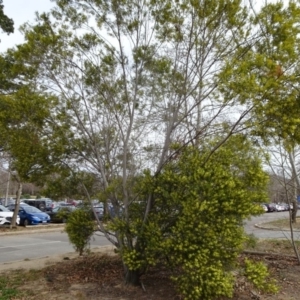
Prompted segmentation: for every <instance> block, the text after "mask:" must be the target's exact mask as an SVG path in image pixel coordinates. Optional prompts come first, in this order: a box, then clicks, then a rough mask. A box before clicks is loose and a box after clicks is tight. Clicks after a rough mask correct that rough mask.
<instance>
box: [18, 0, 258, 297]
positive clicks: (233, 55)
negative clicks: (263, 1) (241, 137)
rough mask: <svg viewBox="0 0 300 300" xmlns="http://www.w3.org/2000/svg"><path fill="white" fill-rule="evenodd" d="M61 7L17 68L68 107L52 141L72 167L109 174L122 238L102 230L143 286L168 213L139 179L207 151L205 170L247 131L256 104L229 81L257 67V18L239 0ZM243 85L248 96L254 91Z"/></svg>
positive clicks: (29, 37)
mask: <svg viewBox="0 0 300 300" xmlns="http://www.w3.org/2000/svg"><path fill="white" fill-rule="evenodd" d="M56 3H57V8H56V9H54V11H52V15H51V16H50V15H46V14H43V15H41V16H38V18H37V24H36V25H35V26H33V27H31V26H25V27H24V28H23V30H24V33H25V38H26V43H25V44H24V45H20V46H18V49H16V51H15V53H14V59H15V60H16V66H19V67H20V68H22V66H26V67H30V68H31V70H33V72H35V73H34V74H35V79H36V86H37V87H38V88H39V89H40V90H41V91H45V90H46V91H47V92H48V93H52V95H53V96H55V97H56V98H57V99H59V103H58V104H57V106H56V107H55V109H53V111H52V116H53V118H55V119H56V124H57V127H56V128H55V129H56V131H53V132H52V133H53V136H54V140H55V141H57V143H58V145H59V146H58V147H60V148H64V147H66V152H67V153H68V155H66V156H65V157H64V159H62V160H61V161H63V163H64V164H65V165H68V166H69V167H70V168H72V169H74V170H76V169H77V170H78V169H80V168H84V169H85V170H90V171H91V172H93V173H94V174H98V175H99V176H98V177H99V182H100V184H101V191H102V194H103V196H104V197H106V199H109V201H110V202H111V204H112V205H113V207H114V211H115V215H116V218H114V219H113V220H112V227H111V228H112V229H113V230H112V231H109V228H104V227H103V224H102V223H101V222H99V228H100V230H101V231H103V232H104V234H105V235H106V237H107V238H108V239H109V240H110V241H111V242H112V243H113V244H114V245H115V246H116V247H117V249H118V250H119V252H120V253H121V255H122V257H123V262H124V269H125V274H126V276H125V277H126V281H127V282H129V283H134V284H136V283H138V282H139V277H140V275H141V273H142V272H143V271H144V270H145V269H146V268H147V265H148V264H150V263H153V261H152V260H151V259H148V258H149V257H154V262H156V259H157V257H158V256H156V255H155V253H157V252H159V249H161V248H160V246H158V248H157V249H156V250H153V251H154V254H153V255H152V256H151V255H150V256H148V255H146V256H147V257H148V258H147V259H145V260H144V261H143V263H142V264H140V263H139V260H140V259H141V257H144V256H145V251H147V249H150V248H151V247H150V244H149V242H148V241H147V239H145V236H144V235H143V233H144V232H148V233H149V232H150V231H151V228H152V226H153V229H155V228H156V225H155V224H156V221H155V220H153V221H151V218H153V214H152V213H153V212H155V211H158V210H159V209H160V208H161V207H160V206H158V202H157V201H156V196H155V191H154V190H151V189H150V190H149V191H148V193H147V196H145V194H144V193H141V191H140V189H139V188H138V187H139V185H140V186H142V185H143V184H141V183H140V181H139V179H140V177H141V178H142V179H143V180H146V181H147V178H148V177H147V176H143V175H142V172H141V170H143V169H145V168H148V169H149V170H150V171H149V172H150V173H151V175H155V176H156V177H159V175H160V174H161V173H162V172H164V169H165V167H166V168H167V167H168V166H169V164H172V162H173V161H174V160H176V159H177V158H178V155H180V153H181V151H182V150H184V149H185V148H186V147H187V145H190V144H192V145H193V146H194V147H197V148H198V150H199V151H201V150H203V152H202V153H203V157H201V159H200V161H201V163H200V165H201V166H202V168H203V170H205V169H204V167H205V163H207V164H208V165H209V163H210V162H211V161H213V160H214V159H215V157H216V155H217V154H218V153H219V152H218V149H221V148H222V147H223V146H225V145H226V142H228V141H229V140H230V137H231V136H232V135H233V134H234V133H236V132H238V131H241V130H243V129H244V127H245V126H246V125H247V123H245V121H247V120H248V115H249V112H250V111H251V110H253V106H254V105H255V103H254V104H253V103H252V102H251V103H250V101H249V103H246V105H245V101H243V98H242V99H240V98H238V97H236V94H237V93H236V89H237V86H235V90H234V92H235V93H232V94H230V89H231V87H230V84H231V83H232V82H228V78H230V76H231V77H232V78H233V79H236V76H238V75H240V73H237V74H238V75H236V73H234V72H238V71H239V69H237V68H232V70H231V69H230V68H227V66H228V65H231V66H234V65H235V64H237V65H239V64H238V62H239V61H240V60H241V59H243V58H244V57H247V58H249V54H248V52H249V50H251V47H249V39H250V37H249V33H250V32H251V30H250V28H251V24H250V23H249V19H248V14H247V9H246V7H243V6H242V5H241V2H240V1H237V0H224V1H214V0H213V1H212V0H202V1H191V2H187V1H177V2H170V1H148V0H134V1H132V0H130V1H129V0H125V1H122V2H120V1H106V2H101V1H96V0H75V1H66V0H57V1H56ZM251 38H253V39H254V38H256V39H258V36H255V37H253V36H251ZM246 55H248V56H246ZM239 66H240V65H239ZM231 71H232V72H231ZM233 71H234V72H233ZM240 84H241V86H240V89H239V91H241V90H243V88H244V87H243V85H244V84H245V82H242V83H240ZM228 86H229V88H228ZM222 93H224V96H223V95H222ZM251 95H253V94H251ZM241 100H242V101H241ZM241 104H242V105H241ZM237 105H238V106H237ZM233 108H234V110H233ZM230 113H232V115H231V118H230V120H228V114H230ZM248 121H249V123H250V120H248ZM216 135H218V137H219V138H216V140H215V141H214V142H211V140H210V139H209V137H211V136H216ZM207 147H208V148H207ZM208 149H209V150H208ZM61 153H63V151H62V152H61ZM204 157H205V159H204ZM190 158H191V159H192V158H193V156H191V157H190ZM230 158H231V156H230ZM192 161H193V159H192ZM198 163H199V162H198V161H197V164H198ZM191 165H192V164H189V166H191ZM227 167H228V168H231V167H232V168H233V170H234V169H235V168H236V166H235V165H234V164H233V165H230V164H229V165H227ZM200 169H201V167H200V166H199V170H200ZM236 170H237V171H238V172H237V173H234V174H235V176H241V174H242V173H243V170H242V169H239V168H237V169H236ZM185 171H187V170H185ZM217 171H218V170H217ZM223 171H224V170H223ZM223 171H222V172H223ZM164 174H165V173H164ZM144 177H145V178H144ZM150 177H151V176H150ZM227 179H228V180H229V179H230V178H227ZM227 179H226V180H227ZM244 179H246V178H245V177H244ZM247 179H249V182H251V180H252V179H253V180H254V181H255V180H258V178H255V176H254V177H253V178H252V179H251V178H248V177H247ZM211 180H212V182H213V177H211ZM216 180H217V179H216ZM249 182H248V183H249ZM150 183H151V182H150ZM172 184H175V180H174V183H172ZM199 184H200V185H201V184H202V182H199ZM203 184H204V183H203ZM224 184H225V185H227V184H228V186H230V182H226V183H224ZM260 188H261V187H259V189H260ZM197 192H199V191H198V190H197V191H195V193H197ZM211 192H212V190H210V193H211ZM207 197H208V198H209V196H207ZM214 197H216V199H218V197H221V196H220V195H218V197H217V195H214ZM236 197H237V195H232V198H229V199H228V201H233V200H234V199H235V198H236ZM221 198H222V197H221ZM221 198H219V200H221ZM180 199H181V200H182V202H184V201H185V200H186V198H184V197H182V198H180ZM195 199H198V200H199V197H198V198H197V197H196V198H195ZM195 199H194V200H195ZM200 199H201V198H200ZM236 199H240V198H236ZM255 199H256V198H255ZM255 199H251V201H252V200H253V201H254V200H255ZM137 200H138V202H137ZM194 200H193V201H194ZM256 200H258V199H256ZM249 201H250V200H249ZM137 203H139V204H141V205H137ZM183 206H184V205H183ZM251 207H252V208H253V207H254V206H251ZM252 212H253V213H255V212H256V210H255V209H254V210H253V211H252ZM249 213H250V212H249ZM238 214H240V216H241V217H242V216H243V214H242V213H241V212H239V213H238ZM136 216H138V218H136ZM165 217H167V216H165ZM170 217H172V215H170ZM177 220H178V219H174V222H177ZM217 221H218V219H216V222H217ZM132 222H133V223H134V226H132ZM193 222H194V220H193ZM153 224H154V225H153ZM136 225H138V227H139V231H138V232H136V231H135V230H133V229H134V228H135V226H136ZM185 225H186V224H185ZM235 225H236V226H238V228H241V224H240V223H239V224H238V223H235ZM189 226H190V227H189V228H190V229H191V228H193V227H192V226H191V224H189ZM190 229H189V230H190ZM158 245H159V244H158ZM238 245H239V242H237V244H236V246H238ZM149 247H150V248H149ZM181 263H183V261H181ZM223 267H225V265H223ZM221 269H222V268H221ZM220 272H222V270H221V271H220ZM215 275H216V274H215ZM213 276H214V275H213ZM221 277H222V276H221ZM221 277H220V278H221ZM222 278H223V277H222ZM198 279H199V278H198ZM226 286H227V285H226ZM227 287H228V286H227ZM228 291H229V289H227V288H226V291H224V293H228ZM206 297H207V296H206Z"/></svg>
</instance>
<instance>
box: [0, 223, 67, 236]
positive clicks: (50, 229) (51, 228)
mask: <svg viewBox="0 0 300 300" xmlns="http://www.w3.org/2000/svg"><path fill="white" fill-rule="evenodd" d="M45 226H47V227H45ZM64 228H65V224H62V225H32V227H27V228H26V229H23V230H19V231H18V229H17V230H16V231H4V232H1V231H0V236H7V235H21V234H31V233H43V232H55V231H62V230H64Z"/></svg>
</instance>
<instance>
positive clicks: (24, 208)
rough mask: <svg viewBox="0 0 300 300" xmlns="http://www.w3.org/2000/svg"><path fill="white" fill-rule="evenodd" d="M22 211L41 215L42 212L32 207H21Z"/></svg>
mask: <svg viewBox="0 0 300 300" xmlns="http://www.w3.org/2000/svg"><path fill="white" fill-rule="evenodd" d="M22 209H23V210H24V211H25V212H27V213H30V214H31V213H41V212H42V211H41V210H39V209H38V208H36V207H33V206H25V205H24V206H22Z"/></svg>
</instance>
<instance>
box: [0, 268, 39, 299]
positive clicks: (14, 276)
mask: <svg viewBox="0 0 300 300" xmlns="http://www.w3.org/2000/svg"><path fill="white" fill-rule="evenodd" d="M39 274H40V271H36V270H30V271H24V270H16V271H10V272H9V273H4V274H0V300H10V299H14V298H15V297H24V299H26V296H29V295H28V292H25V291H20V290H19V289H18V288H19V287H20V286H22V285H24V284H26V283H28V282H30V281H33V280H35V279H37V278H38V277H39Z"/></svg>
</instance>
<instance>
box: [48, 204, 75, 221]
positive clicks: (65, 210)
mask: <svg viewBox="0 0 300 300" xmlns="http://www.w3.org/2000/svg"><path fill="white" fill-rule="evenodd" d="M75 209H76V208H75V206H73V205H70V206H56V207H55V208H53V209H52V212H49V213H48V215H49V216H50V218H51V222H53V223H66V221H67V219H68V216H69V214H70V213H71V212H72V211H74V210H75Z"/></svg>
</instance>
